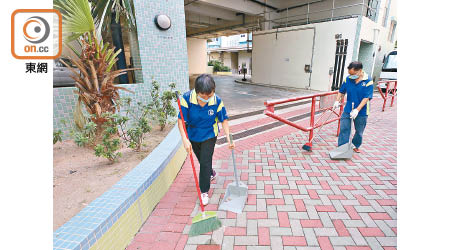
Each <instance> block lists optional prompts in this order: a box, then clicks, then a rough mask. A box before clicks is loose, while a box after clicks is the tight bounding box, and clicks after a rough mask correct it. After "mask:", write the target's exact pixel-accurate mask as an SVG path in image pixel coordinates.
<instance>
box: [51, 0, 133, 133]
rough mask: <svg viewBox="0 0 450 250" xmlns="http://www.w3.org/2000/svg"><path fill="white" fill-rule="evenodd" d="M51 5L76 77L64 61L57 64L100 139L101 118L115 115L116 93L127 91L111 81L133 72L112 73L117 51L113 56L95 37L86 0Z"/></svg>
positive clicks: (106, 45)
mask: <svg viewBox="0 0 450 250" xmlns="http://www.w3.org/2000/svg"><path fill="white" fill-rule="evenodd" d="M54 4H55V7H56V8H57V9H59V10H60V11H61V13H62V15H63V31H64V33H63V34H64V42H65V45H67V46H68V47H69V48H71V56H70V60H71V62H72V64H73V65H75V66H76V67H77V68H78V69H79V70H80V73H78V72H77V71H76V70H75V69H73V68H72V67H71V66H70V65H68V64H67V63H65V62H64V61H62V60H61V62H62V63H63V64H65V65H66V66H67V67H68V68H69V69H70V70H71V71H72V72H73V75H72V78H73V79H74V80H75V86H76V88H77V90H76V91H75V92H76V93H77V94H78V105H80V104H81V102H82V103H84V104H85V107H86V110H87V111H88V112H89V113H90V114H92V115H93V116H94V118H93V121H94V122H95V123H96V124H97V128H98V130H97V132H98V133H97V134H98V135H100V134H101V130H102V126H101V125H102V124H103V123H104V122H105V121H106V120H105V118H104V117H103V114H105V113H106V112H111V113H115V111H116V102H117V101H118V100H119V89H122V90H125V91H128V90H127V89H126V88H123V87H118V86H116V85H115V84H114V82H113V81H114V79H115V78H116V77H118V76H120V75H123V74H126V71H128V70H134V69H120V70H115V71H113V70H112V67H113V66H114V64H115V63H116V62H117V60H118V59H117V55H118V54H119V53H120V52H121V50H118V51H116V52H114V47H111V46H110V45H109V43H105V44H104V43H103V40H102V39H101V38H100V39H99V38H98V37H97V34H96V28H95V24H94V18H93V17H92V15H91V7H90V5H89V2H88V0H55V3H54ZM71 41H77V42H78V43H79V44H80V46H81V52H78V51H77V50H75V49H73V47H71V46H70V45H69V42H71ZM130 92H131V91H130Z"/></svg>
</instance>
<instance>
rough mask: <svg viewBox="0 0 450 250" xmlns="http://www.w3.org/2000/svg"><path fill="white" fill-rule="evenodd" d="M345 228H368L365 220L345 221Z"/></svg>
mask: <svg viewBox="0 0 450 250" xmlns="http://www.w3.org/2000/svg"><path fill="white" fill-rule="evenodd" d="M343 222H344V225H345V227H367V225H366V223H364V221H363V220H343Z"/></svg>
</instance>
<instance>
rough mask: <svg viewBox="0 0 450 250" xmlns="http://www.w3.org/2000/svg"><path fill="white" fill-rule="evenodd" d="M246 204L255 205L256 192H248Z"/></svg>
mask: <svg viewBox="0 0 450 250" xmlns="http://www.w3.org/2000/svg"><path fill="white" fill-rule="evenodd" d="M247 205H256V194H249V195H248V197H247Z"/></svg>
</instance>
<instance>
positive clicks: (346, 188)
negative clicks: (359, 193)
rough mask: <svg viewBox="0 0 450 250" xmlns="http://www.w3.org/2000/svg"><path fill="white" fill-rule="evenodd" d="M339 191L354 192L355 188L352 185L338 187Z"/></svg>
mask: <svg viewBox="0 0 450 250" xmlns="http://www.w3.org/2000/svg"><path fill="white" fill-rule="evenodd" d="M338 187H339V189H340V190H355V189H356V188H355V187H354V186H352V185H340V186H338Z"/></svg>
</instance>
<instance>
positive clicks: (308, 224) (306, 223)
mask: <svg viewBox="0 0 450 250" xmlns="http://www.w3.org/2000/svg"><path fill="white" fill-rule="evenodd" d="M300 224H301V225H302V227H313V228H314V227H323V225H322V222H321V221H320V220H300Z"/></svg>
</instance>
